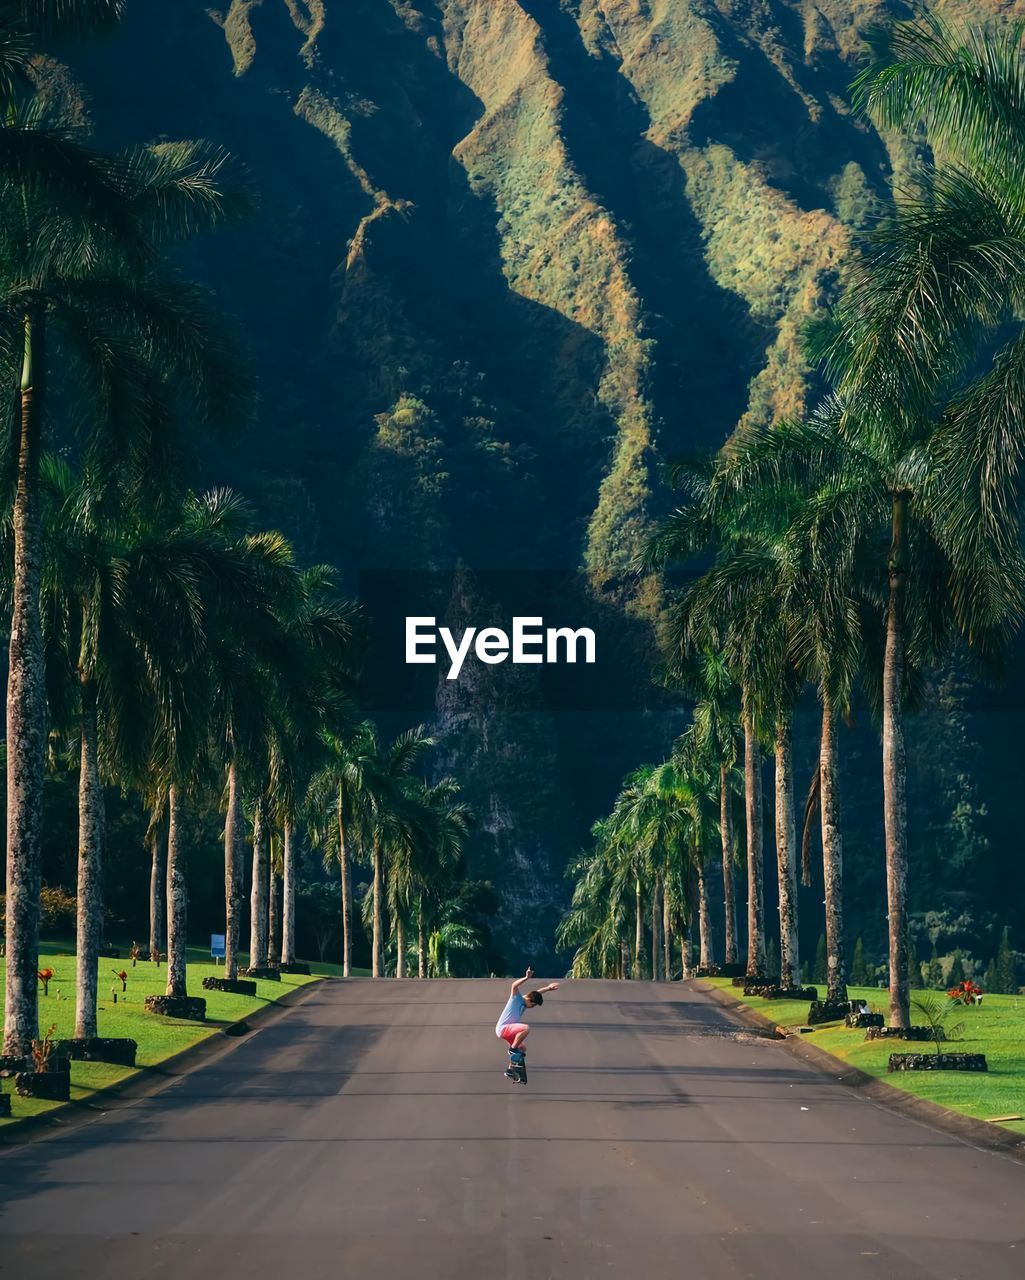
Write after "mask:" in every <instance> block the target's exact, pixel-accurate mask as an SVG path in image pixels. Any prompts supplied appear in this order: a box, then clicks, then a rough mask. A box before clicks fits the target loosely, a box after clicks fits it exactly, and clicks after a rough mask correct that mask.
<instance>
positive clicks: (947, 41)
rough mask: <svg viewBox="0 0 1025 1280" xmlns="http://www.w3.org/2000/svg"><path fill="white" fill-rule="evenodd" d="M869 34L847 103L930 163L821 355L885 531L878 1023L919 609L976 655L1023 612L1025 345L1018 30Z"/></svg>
mask: <svg viewBox="0 0 1025 1280" xmlns="http://www.w3.org/2000/svg"><path fill="white" fill-rule="evenodd" d="M875 43H876V52H875V57H874V60H873V61H872V63H871V64H870V65H869V66H868V67H867V68H866V70H865V71H864V72H863V73H862V74H861V76H859V78H858V80H857V81H856V82H855V92H856V98H857V100H858V101H859V103H860V104H861V105H862V106H864V107H866V108H867V109H868V110H869V111H870V112H871V113H872V114H873V115H874V116H875V118H876V119H877V120H878V121H879V122H880V124H882V125H883V126H886V127H896V128H904V129H911V128H917V127H918V125H919V123H920V122H924V124H925V125H926V128H927V130H928V132H929V137H930V141H931V142H932V143H933V145H934V147H935V149H936V154H937V155H938V157H939V160H938V163H936V164H935V165H934V166H932V168H931V169H929V170H927V171H926V173H925V174H924V177H923V180H922V181H921V182H920V183H918V184H917V185H909V187H908V189H907V190H905V191H903V192H901V193H899V194H898V197H897V200H896V202H895V205H894V208H893V210H892V213H891V215H890V217H889V218H888V219H887V220H886V221H885V222H884V223H883V224H882V225H881V226H880V227H879V228H878V229H876V230H875V231H874V232H873V234H872V235H871V236H870V237H869V238H868V240H867V242H866V243H865V244H864V245H863V247H862V253H861V256H860V258H859V259H858V261H857V262H856V263H855V264H854V267H853V270H852V273H851V278H850V280H849V282H848V285H847V288H846V290H845V294H844V297H843V299H842V302H841V305H840V306H839V308H838V309H837V312H836V314H835V315H834V316H833V317H832V319H831V322H830V325H829V327H828V330H827V331H826V332H825V333H824V335H823V341H822V343H821V347H820V351H821V354H822V355H823V356H824V359H825V362H826V367H827V369H828V371H829V372H830V373H831V375H832V377H833V379H834V381H835V384H836V390H837V402H836V416H837V418H838V420H839V422H838V430H837V432H836V433H835V434H836V437H837V439H836V440H835V441H832V442H831V443H830V449H829V455H828V456H829V457H830V458H831V460H832V463H833V474H834V475H836V474H838V472H837V468H836V463H837V456H836V455H837V445H842V446H843V449H844V452H845V463H846V466H845V471H846V475H847V478H848V479H853V478H854V476H855V475H856V474H860V478H861V479H862V480H863V481H864V482H865V486H866V492H867V493H868V494H869V495H870V500H869V501H868V503H867V507H868V508H869V509H870V511H871V514H870V515H868V517H867V518H868V520H869V522H870V523H871V525H872V527H873V530H874V532H876V533H877V534H878V535H881V534H882V533H883V530H884V529H885V531H886V535H887V539H888V550H887V552H886V554H885V557H884V562H883V564H882V565H881V568H880V575H881V577H882V579H883V582H884V583H885V592H886V605H885V623H886V641H885V649H884V654H883V661H882V720H883V787H884V818H885V834H886V865H887V902H888V917H889V935H890V1020H891V1023H892V1024H893V1025H895V1026H906V1025H907V1024H908V1021H909V1016H910V1015H909V1007H908V984H907V977H906V974H907V953H906V939H907V872H908V863H907V805H906V797H905V785H906V782H905V779H906V767H907V765H906V750H905V744H904V716H905V711H906V699H907V690H908V684H909V679H910V673H909V671H908V662H909V658H911V657H913V652H914V647H915V644H916V640H917V638H918V637H917V636H916V626H917V625H918V620H917V619H916V618H915V617H914V616H913V615H914V613H915V611H916V609H917V608H918V606H919V601H920V600H921V598H922V597H923V596H924V595H925V594H926V592H927V591H928V589H929V587H930V586H933V587H934V588H935V589H936V591H937V592H938V594H937V595H936V596H934V599H935V600H936V603H937V604H938V606H939V609H938V612H939V613H940V614H941V615H942V614H947V615H949V616H951V617H952V619H953V621H954V622H955V623H956V625H957V626H958V627H959V629H960V630H961V631H962V633H963V634H964V635H965V636H966V637H967V638H968V639H969V641H970V642H972V643H973V644H976V645H978V646H980V647H981V648H983V649H986V648H991V647H994V646H996V645H999V644H1000V643H1002V641H1003V640H1005V639H1006V637H1007V634H1008V632H1009V629H1010V628H1011V626H1012V625H1013V624H1014V623H1015V622H1016V620H1017V619H1019V618H1020V617H1021V614H1022V592H1021V581H1022V574H1021V565H1020V559H1021V557H1020V549H1019V548H1020V523H1019V522H1020V514H1019V502H1018V499H1019V495H1020V483H1021V459H1022V432H1021V426H1020V422H1021V412H1020V410H1021V400H1022V396H1021V386H1022V372H1023V370H1025V341H1023V339H1022V336H1021V332H1020V328H1019V327H1018V326H1013V327H1010V326H1007V325H1006V321H1007V320H1008V319H1009V318H1010V317H1011V316H1012V315H1013V313H1014V312H1015V311H1016V310H1020V306H1021V301H1022V297H1023V292H1025V289H1023V286H1025V213H1023V211H1025V204H1023V202H1022V200H1021V177H1020V175H1021V165H1022V159H1023V158H1025V128H1023V124H1022V112H1021V102H1022V58H1021V43H1022V31H1021V28H1020V26H1017V25H1009V26H1007V27H1002V28H999V29H997V28H985V29H982V30H975V31H973V30H967V29H964V28H961V27H954V26H949V25H946V24H944V23H942V22H940V21H939V20H937V19H935V18H922V19H920V20H918V21H916V22H912V23H898V24H896V25H894V26H893V27H892V28H890V29H889V31H887V32H885V33H880V34H879V35H878V36H877V38H876V41H875ZM1008 333H1010V336H1009V337H1008V336H1007V335H1008ZM923 559H925V560H932V561H935V562H939V565H940V569H939V572H938V573H937V574H936V577H937V579H938V581H936V582H934V583H932V584H930V583H927V582H926V583H924V582H923V578H924V577H927V576H928V572H927V570H926V571H923ZM944 562H945V563H944ZM939 621H940V619H938V618H936V619H933V621H932V624H931V627H932V631H933V633H934V635H935V633H936V632H937V630H938V624H939Z"/></svg>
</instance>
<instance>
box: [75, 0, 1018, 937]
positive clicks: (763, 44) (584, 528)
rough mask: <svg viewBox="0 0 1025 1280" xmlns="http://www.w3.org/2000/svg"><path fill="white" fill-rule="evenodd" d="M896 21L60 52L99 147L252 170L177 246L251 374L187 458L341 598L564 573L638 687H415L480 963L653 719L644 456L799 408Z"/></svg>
mask: <svg viewBox="0 0 1025 1280" xmlns="http://www.w3.org/2000/svg"><path fill="white" fill-rule="evenodd" d="M937 7H938V8H939V9H940V11H942V12H943V13H944V14H945V15H946V16H951V15H954V16H962V17H965V18H971V19H979V18H987V17H991V16H996V15H998V14H999V15H1003V14H1007V13H1017V12H1019V11H1021V12H1025V5H1022V4H1000V3H996V2H994V3H986V2H985V0H973V2H972V3H960V4H957V3H946V4H944V5H942V6H937ZM905 13H906V10H905V7H904V6H903V5H898V4H892V3H885V2H882V0H881V2H879V3H874V2H873V0H853V2H851V0H819V2H818V3H814V2H813V0H232V3H231V4H230V6H229V7H227V8H225V7H223V3H222V7H221V8H220V9H211V8H209V7H208V5H207V4H206V3H204V2H203V0H175V3H174V4H171V5H168V4H165V3H160V2H159V0H135V2H134V3H133V4H132V5H130V6H129V19H128V21H127V23H126V25H125V27H124V29H123V31H122V32H121V33H120V34H119V35H118V36H116V37H115V38H114V39H112V40H110V41H107V42H105V43H103V44H102V45H100V46H97V47H95V48H93V49H91V50H89V51H88V52H87V53H85V54H83V55H81V56H79V57H77V58H76V64H75V71H76V74H77V75H78V77H79V78H80V79H81V81H82V83H84V84H85V85H87V86H88V87H89V89H90V90H91V94H92V100H91V102H90V103H88V109H89V111H90V113H91V115H92V117H93V119H94V120H95V122H96V127H97V130H98V132H99V133H100V135H101V136H102V137H103V138H104V140H105V141H111V142H121V141H129V140H138V139H140V138H157V137H161V136H175V137H177V136H205V137H208V138H211V139H214V140H216V141H218V142H220V143H223V144H224V145H225V146H227V147H228V148H229V149H230V150H232V151H233V152H234V153H235V154H237V155H238V156H239V157H240V158H241V159H242V160H243V161H244V162H245V163H246V164H247V165H248V166H249V168H250V170H251V171H252V173H253V176H254V179H255V182H256V186H257V187H258V189H259V191H260V194H261V208H260V212H259V214H258V216H257V217H256V218H255V219H253V220H252V222H251V223H250V224H248V225H247V226H245V227H243V228H241V229H240V230H239V231H238V232H237V233H232V234H231V235H230V236H225V237H221V238H220V239H219V240H217V241H216V242H213V243H211V244H210V246H209V247H208V248H207V249H205V250H203V251H201V252H200V256H199V260H198V261H193V262H191V263H190V269H193V270H198V271H199V272H201V273H202V274H203V275H204V276H205V277H206V278H207V279H208V280H209V281H210V282H211V284H212V285H213V286H214V288H215V289H216V290H217V292H218V294H219V295H220V297H221V299H222V302H223V304H224V305H225V307H226V309H227V310H228V311H229V312H231V313H232V314H233V315H234V316H235V317H236V319H237V322H238V324H239V325H240V327H241V328H242V329H243V330H244V332H245V335H246V338H247V341H248V344H249V347H250V349H251V350H252V352H253V359H254V366H255V368H256V370H257V372H258V375H259V379H260V385H261V393H262V411H261V416H260V421H259V424H258V426H257V428H256V429H255V431H254V432H253V434H252V437H251V438H250V439H248V440H247V441H246V442H245V444H244V447H242V448H239V447H238V446H235V447H234V448H232V447H229V446H227V445H223V444H222V445H214V446H211V448H210V455H211V456H210V460H209V466H208V470H210V469H211V468H212V469H213V472H214V474H216V476H217V478H218V479H226V480H231V481H234V482H237V483H238V484H239V485H240V486H241V487H242V488H243V489H245V490H246V491H247V492H250V493H252V494H253V495H254V496H255V497H256V498H257V500H258V501H259V503H260V505H261V507H262V509H263V510H264V512H265V514H266V515H267V517H268V518H269V519H272V520H274V521H276V522H277V523H280V524H281V525H282V526H283V527H284V528H285V529H286V530H287V531H288V532H289V533H290V534H291V535H292V536H293V537H294V538H295V539H296V540H297V541H298V543H299V545H300V547H301V548H302V549H303V551H304V552H305V553H307V554H309V555H316V556H318V557H321V558H329V559H332V560H333V561H335V562H336V563H338V564H340V565H341V566H342V567H343V570H344V572H345V573H346V576H347V578H348V580H349V581H350V582H351V583H352V585H353V588H354V589H355V588H356V586H357V581H358V574H359V573H360V572H366V571H380V570H388V569H395V568H401V569H405V570H408V569H411V568H413V569H422V570H424V571H430V572H431V573H432V574H435V573H438V572H442V573H443V572H444V571H446V570H449V569H451V568H452V567H453V566H455V565H457V564H459V565H461V566H463V568H462V569H461V570H460V575H461V576H460V582H462V583H463V586H460V585H459V584H458V583H457V586H456V588H455V589H456V591H457V594H458V593H459V592H462V593H463V596H465V590H464V588H465V579H466V575H469V581H470V582H471V583H472V579H473V571H474V570H475V569H509V570H512V569H516V570H519V569H524V568H529V569H579V570H581V571H583V574H584V577H585V582H586V589H585V587H584V586H583V585H582V587H581V602H582V605H581V607H582V608H583V607H584V604H583V601H584V597H585V596H588V595H590V603H589V604H588V605H587V607H588V608H594V609H598V610H600V611H601V614H602V617H603V619H604V625H605V628H606V632H607V633H610V634H613V633H614V636H615V642H614V647H615V650H616V653H617V655H618V657H617V663H618V666H617V668H616V674H615V676H614V677H610V679H611V680H614V683H616V684H617V685H623V684H624V683H625V684H626V685H627V686H629V687H630V688H631V689H632V690H634V691H635V694H636V697H635V699H634V703H633V706H632V709H630V708H627V707H625V706H624V708H623V709H622V711H621V713H620V714H618V715H617V716H611V717H610V716H605V717H601V716H598V715H595V714H591V713H589V712H581V711H578V712H576V713H574V714H562V715H560V714H558V713H554V712H552V711H551V710H550V709H546V708H545V707H544V706H543V705H540V704H539V703H536V700H535V699H533V698H532V695H531V693H530V690H529V689H528V690H527V691H526V693H524V691H523V677H522V676H521V675H520V674H519V673H517V675H516V676H515V677H514V678H513V683H512V684H511V685H510V684H509V683H508V681H503V680H502V679H500V678H499V677H497V676H491V675H490V673H489V677H488V679H486V680H484V679H483V678H482V679H481V681H480V682H479V683H477V684H475V685H472V686H467V687H461V688H460V690H459V691H453V690H451V689H446V688H445V687H444V685H442V687H441V691H440V694H439V697H438V699H437V703H436V707H435V709H434V712H433V716H434V718H435V721H436V724H437V727H438V730H439V733H440V734H441V736H442V739H443V753H444V758H445V761H446V763H447V764H448V765H450V766H451V767H452V768H453V769H455V770H458V772H459V774H460V776H461V777H462V778H464V779H465V780H466V781H467V782H468V784H469V788H470V791H471V795H472V797H473V799H474V800H475V802H476V804H477V808H478V811H479V813H480V815H481V819H482V830H481V831H480V833H479V834H478V836H477V839H476V843H475V848H474V852H473V855H472V860H473V865H474V870H475V872H476V873H477V874H480V875H487V876H490V877H492V878H493V879H495V881H496V883H497V884H498V886H499V887H500V889H501V890H502V892H503V900H504V903H505V906H504V912H505V924H506V943H507V949H508V951H509V952H510V955H516V954H518V953H520V952H527V953H537V952H539V951H540V952H543V951H544V950H545V949H546V948H547V947H548V946H549V945H550V936H551V925H552V922H553V920H554V919H555V918H556V917H557V915H558V911H559V907H560V903H561V899H562V890H561V888H560V887H559V884H560V877H561V871H562V867H563V866H564V864H565V861H566V858H567V856H569V855H570V854H571V853H572V852H574V849H575V847H576V846H577V845H578V844H579V843H581V842H582V841H583V840H584V839H585V838H586V832H587V827H588V824H589V822H590V821H591V820H592V819H593V818H594V817H596V816H597V815H598V814H599V813H600V812H601V811H602V810H603V809H604V808H605V807H606V806H607V804H608V801H609V799H610V797H611V795H612V794H613V791H614V788H615V784H616V782H617V780H618V778H619V776H620V775H621V774H622V772H623V771H624V770H625V769H626V768H628V767H631V766H632V765H634V764H635V763H637V762H638V761H639V760H640V759H641V758H643V756H644V755H645V754H646V753H651V754H657V753H661V752H663V751H664V750H665V749H666V748H667V746H668V743H669V741H671V736H672V724H673V720H672V714H673V713H672V710H671V708H666V707H662V709H661V710H658V709H657V699H656V698H655V696H654V695H653V694H651V695H649V693H648V692H647V690H648V672H649V659H650V656H651V655H650V647H651V641H650V635H649V630H648V624H649V623H650V622H651V621H652V620H653V619H654V617H655V616H656V615H657V613H658V609H659V605H660V602H659V599H658V595H657V591H656V590H655V588H653V587H651V586H648V587H645V588H640V587H638V585H637V584H636V582H635V580H634V578H633V576H632V574H631V573H630V567H631V564H632V562H633V558H634V556H635V554H636V552H637V550H638V547H639V546H640V544H641V541H642V539H643V535H644V532H645V530H646V529H647V528H648V527H649V525H650V522H651V520H652V519H653V518H654V517H656V516H657V515H658V513H659V512H660V511H662V510H664V509H665V507H666V505H667V503H668V502H669V501H670V496H669V495H667V493H666V491H665V486H664V484H663V482H662V480H661V478H660V475H659V465H660V462H661V461H662V460H663V459H665V458H666V457H668V456H672V455H673V454H674V453H678V452H680V451H683V450H693V449H695V448H699V447H706V446H715V445H719V444H721V443H722V442H723V440H724V439H725V438H726V437H727V435H728V434H729V432H730V431H731V430H732V429H733V428H734V426H735V425H736V423H737V422H738V421H740V420H742V419H745V418H746V419H751V420H757V421H767V420H772V419H774V418H777V417H779V416H781V415H785V414H791V413H796V412H799V411H800V410H801V408H802V406H803V405H804V404H805V402H806V398H807V396H808V394H809V390H810V387H809V379H810V374H809V370H808V368H807V366H806V363H805V361H804V359H803V357H802V355H801V351H800V346H799V340H798V339H799V333H800V329H801V326H802V324H803V323H804V322H805V321H806V320H807V319H808V317H809V316H811V315H813V314H814V313H815V312H816V310H817V309H819V308H821V307H822V306H823V305H825V304H826V303H827V302H828V301H829V300H830V298H832V297H833V296H834V295H835V292H836V289H837V285H838V280H839V276H840V272H841V269H842V263H843V259H844V255H845V253H846V251H847V248H848V245H849V243H850V238H851V234H852V231H856V230H857V229H859V228H861V227H863V226H865V225H866V223H867V222H868V220H870V219H871V217H872V215H873V213H874V212H875V211H876V210H877V209H878V208H879V202H880V200H881V199H882V198H883V197H885V194H886V192H887V189H888V183H889V181H890V178H891V175H892V173H893V171H894V170H895V169H896V170H897V171H898V172H899V171H901V170H902V169H904V168H905V167H906V166H908V165H913V164H914V159H915V156H914V150H913V148H911V147H909V146H907V145H906V144H904V145H900V146H898V145H897V144H896V143H895V141H894V140H893V139H883V138H880V137H879V136H878V135H877V134H876V133H875V132H874V131H873V130H872V129H871V127H869V126H868V125H867V124H866V123H865V122H864V121H863V120H860V119H858V118H856V117H855V116H854V115H853V114H852V112H851V110H850V107H849V104H848V98H847V86H848V84H849V82H850V80H851V78H852V75H853V74H854V71H855V69H856V65H857V60H858V58H859V51H860V49H861V47H862V46H861V40H860V34H859V33H860V32H862V31H863V30H864V29H865V28H866V27H867V26H868V25H870V24H871V23H873V22H878V21H881V20H883V19H885V18H886V17H887V16H892V15H903V14H905ZM466 589H468V590H472V588H466ZM498 603H499V602H497V601H496V600H495V599H494V598H492V599H491V600H490V601H482V602H481V607H482V608H484V609H485V612H486V611H487V609H486V606H487V605H490V606H492V607H497V604H498ZM491 620H492V619H491V618H484V619H482V621H484V622H487V621H491ZM528 684H529V682H528ZM653 708H655V709H654V710H653ZM594 710H596V708H593V709H592V711H594ZM866 839H868V837H866Z"/></svg>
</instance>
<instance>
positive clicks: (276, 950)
mask: <svg viewBox="0 0 1025 1280" xmlns="http://www.w3.org/2000/svg"><path fill="white" fill-rule="evenodd" d="M267 862H268V866H267V876H268V882H267V963H268V964H273V963H274V957H275V956H279V955H280V954H281V878H280V876H279V875H278V873H277V871H276V870H275V869H274V857H273V851H272V853H271V856H270V857H269V858H268V859H267Z"/></svg>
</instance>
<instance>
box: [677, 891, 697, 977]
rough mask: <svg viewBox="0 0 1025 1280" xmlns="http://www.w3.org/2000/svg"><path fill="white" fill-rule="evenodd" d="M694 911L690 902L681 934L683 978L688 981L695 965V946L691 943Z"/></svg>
mask: <svg viewBox="0 0 1025 1280" xmlns="http://www.w3.org/2000/svg"><path fill="white" fill-rule="evenodd" d="M692 915H693V912H692V911H691V909H690V906H689V904H688V907H687V914H686V916H684V920H683V932H682V933H681V934H680V963H681V965H682V967H683V978H684V981H686V980H687V979H688V978H689V977H690V975H691V969H692V967H693V958H694V957H693V950H694V949H693V946H692V943H691V918H692Z"/></svg>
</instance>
